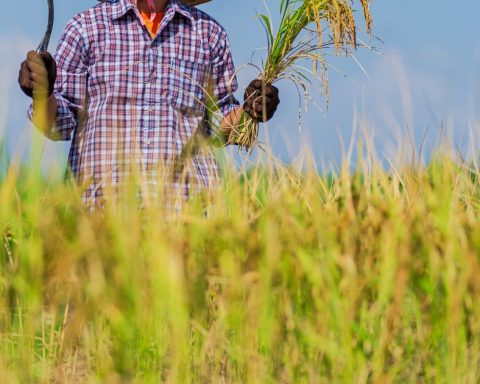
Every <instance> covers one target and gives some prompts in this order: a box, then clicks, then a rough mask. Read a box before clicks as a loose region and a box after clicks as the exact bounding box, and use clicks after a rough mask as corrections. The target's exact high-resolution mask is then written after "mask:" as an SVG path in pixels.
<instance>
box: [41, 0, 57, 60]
mask: <svg viewBox="0 0 480 384" xmlns="http://www.w3.org/2000/svg"><path fill="white" fill-rule="evenodd" d="M47 3H48V25H47V31H46V32H45V36H43V40H42V41H41V43H40V45H39V46H38V48H37V52H47V51H48V44H49V43H50V36H52V29H53V22H54V19H55V8H54V6H53V0H47Z"/></svg>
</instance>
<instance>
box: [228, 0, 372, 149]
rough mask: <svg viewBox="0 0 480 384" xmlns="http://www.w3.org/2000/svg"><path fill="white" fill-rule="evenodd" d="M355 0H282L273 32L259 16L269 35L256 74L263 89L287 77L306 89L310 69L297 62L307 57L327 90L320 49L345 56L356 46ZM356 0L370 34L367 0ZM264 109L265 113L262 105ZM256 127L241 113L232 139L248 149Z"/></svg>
mask: <svg viewBox="0 0 480 384" xmlns="http://www.w3.org/2000/svg"><path fill="white" fill-rule="evenodd" d="M355 1H357V0H281V2H280V14H281V22H280V25H279V27H278V30H277V32H276V34H274V31H273V27H272V22H271V20H270V18H269V17H268V16H267V15H260V19H261V21H262V23H263V26H264V28H265V31H266V33H267V37H268V55H267V58H266V61H265V66H264V68H263V71H262V72H261V74H260V76H259V79H261V80H262V83H263V85H264V86H263V87H262V88H263V89H265V86H267V85H271V84H273V83H274V82H276V81H278V80H280V79H289V80H292V81H293V82H294V83H295V84H296V85H297V86H300V87H301V88H303V89H304V90H306V89H307V88H306V87H307V86H308V83H309V82H310V79H309V76H308V74H309V72H310V71H308V70H307V69H306V68H304V67H302V66H300V65H298V61H300V60H307V61H310V62H311V63H312V64H313V68H314V73H315V74H317V73H318V68H319V67H320V69H321V72H322V74H323V76H322V77H321V78H323V79H324V81H323V84H322V85H323V86H324V89H325V91H328V89H327V88H328V82H327V81H326V77H325V74H326V70H327V66H326V61H325V59H324V56H323V54H322V52H323V50H324V49H326V48H329V47H334V48H335V52H336V53H337V54H343V55H348V54H349V53H350V52H351V50H352V49H355V48H356V47H357V21H358V17H357V16H356V15H355V11H354V9H353V3H354V2H355ZM358 1H359V3H360V5H361V8H362V10H363V18H364V19H365V22H366V30H367V32H368V33H370V32H371V28H372V17H371V14H370V8H369V0H358ZM327 35H328V37H327V38H325V36H327ZM257 98H258V99H259V100H261V99H262V98H260V97H258V96H257ZM263 99H265V98H264V97H263ZM263 110H264V114H265V107H264V108H263ZM263 120H265V116H264V119H263ZM258 127H259V124H258V122H257V121H255V120H254V119H253V118H252V117H251V116H250V115H248V114H247V113H244V115H243V118H242V124H241V125H240V126H239V127H237V128H236V129H235V132H234V133H235V142H236V143H238V144H239V147H240V148H241V149H242V148H244V149H250V150H251V149H252V148H253V147H254V146H255V144H256V143H257V137H258Z"/></svg>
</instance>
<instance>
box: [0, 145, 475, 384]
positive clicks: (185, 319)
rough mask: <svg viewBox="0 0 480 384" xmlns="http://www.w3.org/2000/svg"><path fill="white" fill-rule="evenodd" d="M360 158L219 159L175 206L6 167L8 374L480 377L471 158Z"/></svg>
mask: <svg viewBox="0 0 480 384" xmlns="http://www.w3.org/2000/svg"><path fill="white" fill-rule="evenodd" d="M366 161H367V160H363V159H362V158H360V159H359V162H358V167H357V169H356V170H351V169H350V167H349V165H348V162H345V164H344V166H343V167H342V169H341V170H339V172H337V174H325V175H323V174H321V173H318V172H317V171H316V170H315V169H314V168H313V167H303V170H302V171H301V170H300V169H299V168H298V167H295V166H288V167H287V166H280V165H278V164H269V165H267V166H258V167H253V168H251V169H250V170H249V171H248V172H240V171H234V170H227V171H226V174H225V175H224V180H223V182H222V185H221V186H220V187H219V188H218V190H216V191H215V192H214V193H211V194H205V195H202V196H198V197H197V198H196V199H192V200H191V201H190V202H189V203H188V204H187V205H186V206H185V207H184V209H183V210H182V211H181V212H179V213H176V214H175V215H172V213H171V212H170V213H169V212H168V211H165V210H164V209H163V208H162V205H159V206H150V207H144V208H143V209H142V210H139V209H138V202H137V199H136V195H135V193H134V192H131V193H130V194H129V193H126V195H125V196H126V198H125V201H124V202H123V203H121V204H120V203H119V205H114V204H113V203H112V204H110V205H107V207H106V208H105V210H104V211H103V212H102V213H101V214H100V213H99V214H88V213H86V212H85V210H84V209H83V207H82V204H81V202H80V198H79V192H78V191H77V190H76V188H75V187H74V186H73V185H71V184H69V183H60V182H55V183H53V184H52V183H51V182H50V183H49V182H48V181H47V180H45V179H43V178H42V177H39V176H38V173H37V172H31V171H30V170H28V169H21V168H20V167H18V166H15V165H14V164H12V165H11V166H10V168H9V171H8V173H7V174H6V175H4V176H2V180H1V182H0V202H1V203H0V234H1V238H2V240H1V243H0V244H1V249H0V257H1V259H0V260H1V263H0V338H1V342H0V377H1V378H2V382H3V383H50V382H52V381H53V382H60V383H76V382H87V383H127V382H128V383H129V382H132V383H159V382H168V383H190V382H191V383H419V382H433V383H446V382H448V383H477V382H479V381H480V295H479V293H480V292H479V291H480V284H479V281H480V280H479V279H478V276H479V272H480V220H479V213H480V186H479V178H480V172H479V170H478V169H476V168H474V167H472V166H470V165H469V164H466V163H463V162H461V161H458V160H456V159H452V158H451V157H449V156H446V155H442V154H439V155H438V156H436V157H434V158H433V159H432V161H431V162H430V163H429V165H428V166H425V167H423V166H416V167H415V168H412V167H404V168H398V169H395V170H392V171H389V172H386V171H385V170H384V169H383V168H381V167H380V166H379V165H378V164H377V163H370V162H369V163H368V164H367V163H366ZM368 161H370V160H368ZM367 165H368V166H367ZM134 190H135V189H134V188H132V189H131V191H134ZM115 204H116V203H115ZM206 212H207V213H208V214H207V215H206V214H205V213H206Z"/></svg>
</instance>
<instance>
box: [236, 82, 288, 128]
mask: <svg viewBox="0 0 480 384" xmlns="http://www.w3.org/2000/svg"><path fill="white" fill-rule="evenodd" d="M264 95H265V98H263V97H262V81H261V80H253V81H252V82H251V83H250V84H249V85H248V87H247V89H246V90H245V95H244V97H245V101H244V104H243V109H244V111H245V112H247V113H248V114H249V115H250V116H251V117H252V118H253V119H255V120H257V121H258V122H264V123H265V122H267V121H268V120H270V119H271V118H272V117H273V115H274V114H275V111H276V110H277V107H278V104H280V98H279V97H278V88H277V87H275V86H273V85H265V94H264ZM264 106H265V111H264V110H263V107H264Z"/></svg>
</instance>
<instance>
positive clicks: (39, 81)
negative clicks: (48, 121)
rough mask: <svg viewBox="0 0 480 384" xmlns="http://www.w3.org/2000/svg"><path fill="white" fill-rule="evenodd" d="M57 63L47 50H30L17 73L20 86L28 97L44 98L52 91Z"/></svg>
mask: <svg viewBox="0 0 480 384" xmlns="http://www.w3.org/2000/svg"><path fill="white" fill-rule="evenodd" d="M56 78H57V63H56V62H55V60H54V58H53V57H52V55H50V53H48V52H42V53H37V52H35V51H30V52H28V54H27V59H26V60H25V61H24V62H23V63H22V64H21V66H20V72H19V74H18V83H19V84H20V88H21V89H22V91H23V92H24V93H25V94H26V95H27V96H28V97H35V98H38V99H46V98H48V97H49V96H50V95H51V94H52V93H53V86H54V84H55V80H56Z"/></svg>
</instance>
